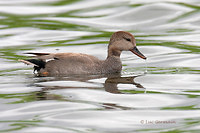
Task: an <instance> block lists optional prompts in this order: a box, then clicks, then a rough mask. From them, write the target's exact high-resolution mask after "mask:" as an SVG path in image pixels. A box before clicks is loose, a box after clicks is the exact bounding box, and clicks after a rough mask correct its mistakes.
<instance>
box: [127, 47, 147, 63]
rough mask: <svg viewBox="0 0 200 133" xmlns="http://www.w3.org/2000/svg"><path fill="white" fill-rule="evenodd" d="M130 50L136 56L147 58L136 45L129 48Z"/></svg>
mask: <svg viewBox="0 0 200 133" xmlns="http://www.w3.org/2000/svg"><path fill="white" fill-rule="evenodd" d="M130 51H131V52H132V53H134V54H136V55H137V56H139V57H140V58H142V59H145V60H146V59H147V58H146V57H145V56H144V55H143V54H142V53H141V52H140V51H139V50H138V49H137V47H134V48H133V49H130Z"/></svg>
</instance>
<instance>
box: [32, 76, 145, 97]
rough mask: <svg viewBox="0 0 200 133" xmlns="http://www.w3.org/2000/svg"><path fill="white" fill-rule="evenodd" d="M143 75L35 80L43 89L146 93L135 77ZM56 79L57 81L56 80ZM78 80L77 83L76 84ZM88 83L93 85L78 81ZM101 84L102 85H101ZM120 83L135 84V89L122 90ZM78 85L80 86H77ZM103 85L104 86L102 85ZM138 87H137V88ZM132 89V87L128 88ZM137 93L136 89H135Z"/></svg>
mask: <svg viewBox="0 0 200 133" xmlns="http://www.w3.org/2000/svg"><path fill="white" fill-rule="evenodd" d="M140 76H143V75H137V76H127V77H126V76H121V74H108V75H101V76H100V75H90V76H84V77H83V76H80V75H75V76H70V77H36V78H35V81H34V85H35V86H37V87H42V91H47V90H57V89H80V88H84V89H105V91H107V92H110V93H114V94H126V93H131V94H134V90H135V89H136V90H138V89H139V90H140V93H141V91H142V92H144V93H146V89H145V88H144V87H143V86H142V85H141V84H140V83H137V82H135V79H136V78H137V77H140ZM98 79H99V80H101V79H103V80H104V79H105V82H104V83H102V84H101V83H99V82H95V81H94V80H98ZM54 81H55V82H54ZM57 81H63V83H64V82H65V81H70V82H74V85H72V84H70V85H66V84H65V85H62V83H61V84H59V83H58V82H57ZM45 82H51V83H53V84H48V83H47V84H46V83H45ZM76 82H77V84H76ZM80 82H81V83H86V84H87V83H88V84H92V85H91V86H90V85H89V86H87V85H86V86H84V85H83V86H81V85H80V86H79V85H78V83H80ZM100 84H101V85H100ZM119 84H131V85H133V86H134V89H133V91H131V92H130V91H127V92H126V91H121V90H119V88H118V85H119ZM77 85H78V86H79V87H77ZM102 85H103V87H102ZM135 87H136V88H135ZM128 90H130V89H128ZM135 93H136V91H135Z"/></svg>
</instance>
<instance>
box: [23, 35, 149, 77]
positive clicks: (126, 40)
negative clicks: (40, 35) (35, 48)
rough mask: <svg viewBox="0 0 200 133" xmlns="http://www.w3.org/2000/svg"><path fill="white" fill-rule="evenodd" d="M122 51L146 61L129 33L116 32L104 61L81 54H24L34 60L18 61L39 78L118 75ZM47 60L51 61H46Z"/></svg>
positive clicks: (120, 67)
mask: <svg viewBox="0 0 200 133" xmlns="http://www.w3.org/2000/svg"><path fill="white" fill-rule="evenodd" d="M122 51H131V52H133V53H134V54H136V55H137V56H139V57H141V58H143V59H146V57H145V56H144V55H143V54H142V53H141V52H140V51H139V50H138V49H137V48H136V40H135V38H134V36H133V35H132V34H130V33H129V32H125V31H118V32H115V33H113V35H112V36H111V38H110V42H109V45H108V56H107V58H106V59H105V60H99V59H98V58H96V57H94V56H91V55H87V54H81V53H26V54H33V55H35V58H36V59H30V60H19V61H21V62H24V63H25V64H27V65H34V71H35V70H36V71H37V72H38V75H39V76H61V75H71V74H106V73H120V72H121V69H122V63H121V60H120V55H121V52H122ZM49 59H51V60H50V61H47V60H49Z"/></svg>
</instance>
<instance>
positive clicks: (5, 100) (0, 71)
mask: <svg viewBox="0 0 200 133" xmlns="http://www.w3.org/2000/svg"><path fill="white" fill-rule="evenodd" d="M199 6H200V2H199V0H190V1H187V0H181V1H180V0H173V1H171V0H151V1H147V0H109V1H108V0H73V1H72V0H29V1H26V0H9V1H5V0H0V20H1V21H0V64H1V65H0V81H1V82H0V113H1V116H0V132H19V133H21V132H23V133H26V132H27V133H28V132H34V133H41V132H63V133H80V132H81V133H104V132H105V133H116V132H117V133H124V132H127V133H131V132H141V133H144V132H170V131H171V132H198V131H199V130H200V126H199V123H200V104H199V100H200V99H199V98H200V97H199V96H200V82H199V81H200V76H199V74H200V65H199V64H200V48H199V46H200V12H199V10H200V7H199ZM118 30H125V31H129V32H131V33H132V34H134V35H135V38H136V40H137V46H138V48H139V49H140V51H141V52H142V53H144V54H145V55H146V56H147V57H148V60H147V61H146V62H145V61H144V60H142V59H140V58H139V57H136V56H135V55H133V54H132V53H131V52H123V53H122V56H121V59H122V63H123V70H122V73H121V75H88V76H83V75H73V76H66V77H36V76H34V74H33V71H32V68H31V67H29V66H26V65H24V64H22V63H20V62H18V61H17V60H18V59H27V57H26V56H25V55H24V54H23V53H25V52H56V53H59V52H78V53H87V54H90V55H94V56H96V57H98V58H100V59H105V58H106V56H107V55H106V53H107V44H108V40H109V38H110V36H111V34H112V33H113V32H115V31H118ZM146 64H147V68H146ZM146 69H147V73H145V71H146Z"/></svg>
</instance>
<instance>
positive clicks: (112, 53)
mask: <svg viewBox="0 0 200 133" xmlns="http://www.w3.org/2000/svg"><path fill="white" fill-rule="evenodd" d="M120 55H121V51H120V50H117V49H114V48H109V47H108V56H107V59H108V58H109V57H113V56H115V57H119V58H120Z"/></svg>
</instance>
